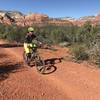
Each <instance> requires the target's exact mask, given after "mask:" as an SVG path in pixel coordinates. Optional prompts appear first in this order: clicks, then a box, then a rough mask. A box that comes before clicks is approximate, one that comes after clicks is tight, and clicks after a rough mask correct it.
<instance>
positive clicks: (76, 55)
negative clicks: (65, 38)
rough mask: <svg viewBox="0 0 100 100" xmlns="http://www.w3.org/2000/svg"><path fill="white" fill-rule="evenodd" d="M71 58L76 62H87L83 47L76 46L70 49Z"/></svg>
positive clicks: (85, 49) (85, 50) (86, 54)
mask: <svg viewBox="0 0 100 100" xmlns="http://www.w3.org/2000/svg"><path fill="white" fill-rule="evenodd" d="M71 54H72V58H73V59H75V60H76V61H78V60H88V59H89V55H88V53H87V48H86V46H85V45H80V44H76V45H73V46H72V47H71Z"/></svg>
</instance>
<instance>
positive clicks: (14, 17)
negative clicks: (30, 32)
mask: <svg viewBox="0 0 100 100" xmlns="http://www.w3.org/2000/svg"><path fill="white" fill-rule="evenodd" d="M86 21H90V22H91V23H92V24H94V25H95V24H100V13H98V14H96V15H95V16H84V17H81V18H79V19H75V18H72V17H59V18H50V17H49V16H48V15H46V14H40V13H31V14H27V15H24V14H23V13H21V12H19V11H5V10H0V23H4V24H16V25H21V26H26V25H32V24H36V25H47V24H54V25H78V26H81V25H83V24H84V23H85V22H86Z"/></svg>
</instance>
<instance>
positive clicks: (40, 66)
mask: <svg viewBox="0 0 100 100" xmlns="http://www.w3.org/2000/svg"><path fill="white" fill-rule="evenodd" d="M35 66H36V69H37V71H38V72H39V73H41V74H44V72H45V61H44V60H43V58H41V57H40V56H37V57H36V58H35Z"/></svg>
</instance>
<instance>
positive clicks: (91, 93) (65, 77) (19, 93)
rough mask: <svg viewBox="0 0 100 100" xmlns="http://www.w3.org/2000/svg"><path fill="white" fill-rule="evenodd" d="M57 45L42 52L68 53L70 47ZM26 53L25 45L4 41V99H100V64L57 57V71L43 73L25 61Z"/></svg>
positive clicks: (0, 82) (0, 59) (51, 55)
mask: <svg viewBox="0 0 100 100" xmlns="http://www.w3.org/2000/svg"><path fill="white" fill-rule="evenodd" d="M56 48H57V47H56ZM57 49H58V50H57V51H51V50H46V49H39V52H40V54H41V56H43V58H44V59H55V58H58V59H59V58H61V57H64V56H66V55H67V54H68V53H67V52H68V49H67V48H60V47H58V48H57ZM22 54H23V48H22V47H10V46H5V44H4V43H3V42H2V41H0V100H100V69H99V68H96V67H93V66H91V67H89V66H87V64H84V63H81V64H78V63H74V62H71V61H64V60H62V61H61V62H59V61H55V64H54V66H55V67H56V68H57V69H56V70H55V71H54V72H52V73H47V74H45V75H41V74H40V73H38V72H37V71H36V68H35V67H32V68H30V67H28V66H26V65H25V64H24V63H23V57H22ZM55 60H56V59H55Z"/></svg>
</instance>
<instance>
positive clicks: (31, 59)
mask: <svg viewBox="0 0 100 100" xmlns="http://www.w3.org/2000/svg"><path fill="white" fill-rule="evenodd" d="M29 49H30V56H29V55H27V54H26V53H25V51H24V53H23V59H24V61H25V63H26V64H27V65H28V66H30V67H32V66H33V65H34V66H35V67H36V69H37V71H38V72H39V73H41V74H43V73H44V72H45V61H44V60H43V58H42V57H41V56H40V55H39V52H38V50H37V47H35V48H32V47H29Z"/></svg>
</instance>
